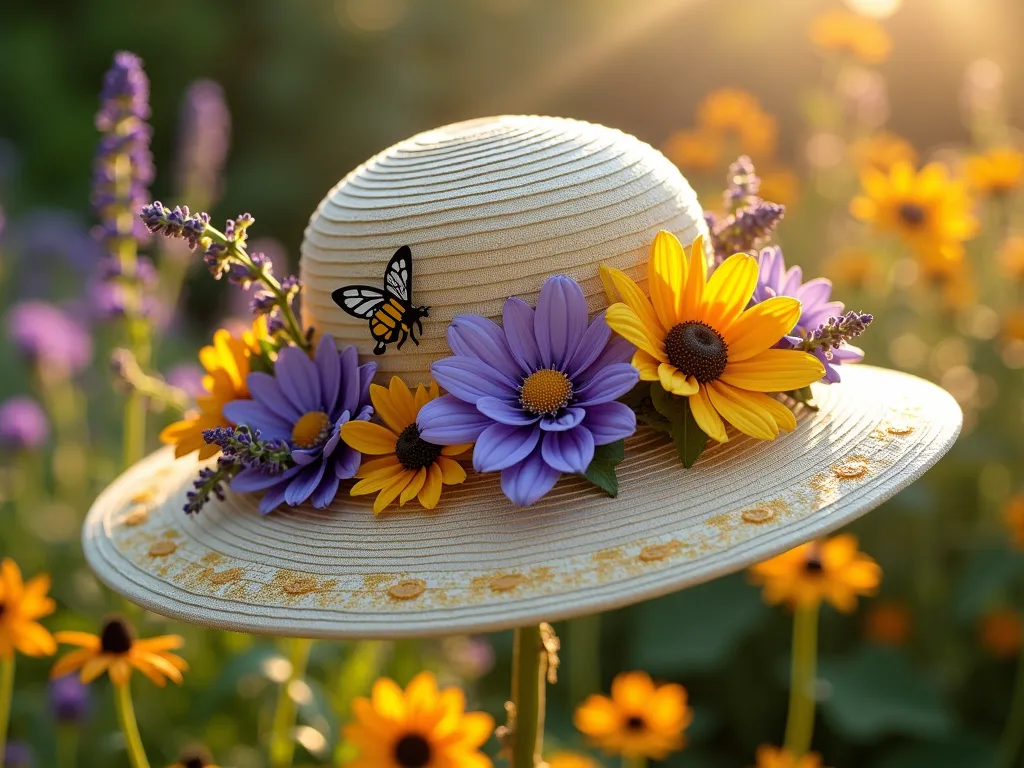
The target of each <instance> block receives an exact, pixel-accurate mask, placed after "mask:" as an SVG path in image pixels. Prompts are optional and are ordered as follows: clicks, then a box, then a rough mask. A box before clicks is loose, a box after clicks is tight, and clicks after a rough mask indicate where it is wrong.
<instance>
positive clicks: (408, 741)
mask: <svg viewBox="0 0 1024 768" xmlns="http://www.w3.org/2000/svg"><path fill="white" fill-rule="evenodd" d="M395 762H396V763H398V764H399V765H400V766H402V768H423V767H424V766H425V765H427V764H428V763H430V742H428V741H427V740H426V739H425V738H423V737H422V736H420V735H419V734H418V733H410V734H408V735H406V736H403V737H402V738H401V739H399V740H398V743H396V744H395Z"/></svg>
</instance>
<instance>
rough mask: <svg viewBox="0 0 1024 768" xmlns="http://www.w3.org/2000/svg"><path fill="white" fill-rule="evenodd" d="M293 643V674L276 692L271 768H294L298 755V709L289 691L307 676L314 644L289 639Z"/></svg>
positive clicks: (271, 735) (271, 736) (308, 641)
mask: <svg viewBox="0 0 1024 768" xmlns="http://www.w3.org/2000/svg"><path fill="white" fill-rule="evenodd" d="M290 644H291V652H290V653H289V655H288V656H289V658H288V660H289V661H290V662H291V673H290V674H289V675H288V679H287V680H285V681H284V682H283V683H281V687H280V688H279V689H278V691H277V704H276V705H275V709H274V722H273V725H272V726H271V730H270V747H269V752H270V768H291V764H292V759H293V758H294V756H295V738H294V734H293V733H292V732H293V731H294V729H295V715H296V706H295V699H294V698H292V695H291V693H292V692H291V691H290V690H289V689H290V688H291V685H292V683H293V682H296V681H299V680H302V679H303V678H304V677H305V676H306V666H307V664H308V663H309V649H310V648H311V647H312V645H313V641H312V640H307V639H305V638H300V637H295V638H292V639H291V640H290Z"/></svg>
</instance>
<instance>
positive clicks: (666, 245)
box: [647, 230, 686, 330]
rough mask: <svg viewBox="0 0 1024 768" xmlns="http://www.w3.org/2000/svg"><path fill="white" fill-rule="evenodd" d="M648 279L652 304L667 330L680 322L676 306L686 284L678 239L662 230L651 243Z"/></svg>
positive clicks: (684, 260)
mask: <svg viewBox="0 0 1024 768" xmlns="http://www.w3.org/2000/svg"><path fill="white" fill-rule="evenodd" d="M647 282H648V285H649V286H650V291H651V304H652V305H654V311H655V313H656V314H657V315H658V319H659V320H660V321H661V324H662V326H663V327H664V328H665V329H666V330H667V329H669V328H671V327H672V326H673V325H675V324H676V323H678V322H679V307H680V303H681V299H682V291H683V286H684V285H685V284H686V253H685V252H684V251H683V246H682V245H681V244H680V242H679V238H677V237H676V236H675V235H673V234H672V233H671V232H666V231H665V230H662V231H661V232H659V233H658V234H657V235H656V236H655V238H654V242H653V243H652V244H651V258H650V261H649V263H648V275H647Z"/></svg>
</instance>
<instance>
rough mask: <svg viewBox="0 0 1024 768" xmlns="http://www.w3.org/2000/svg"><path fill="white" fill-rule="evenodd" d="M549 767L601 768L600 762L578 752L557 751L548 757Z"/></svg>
mask: <svg viewBox="0 0 1024 768" xmlns="http://www.w3.org/2000/svg"><path fill="white" fill-rule="evenodd" d="M547 765H548V768H601V765H600V763H598V762H597V761H596V760H593V759H591V758H589V757H587V756H586V755H581V754H579V753H578V752H556V753H555V754H553V755H552V756H551V757H549V758H548V759H547Z"/></svg>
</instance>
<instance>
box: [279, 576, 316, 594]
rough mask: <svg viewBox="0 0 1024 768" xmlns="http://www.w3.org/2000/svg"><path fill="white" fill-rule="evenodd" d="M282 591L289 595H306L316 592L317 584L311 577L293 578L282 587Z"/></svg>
mask: <svg viewBox="0 0 1024 768" xmlns="http://www.w3.org/2000/svg"><path fill="white" fill-rule="evenodd" d="M281 589H283V590H284V591H285V592H287V593H288V594H289V595H305V594H308V593H310V592H315V591H316V589H317V583H316V579H314V578H312V577H311V576H293V577H292V578H290V579H288V581H286V582H285V583H284V584H282V585H281Z"/></svg>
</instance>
